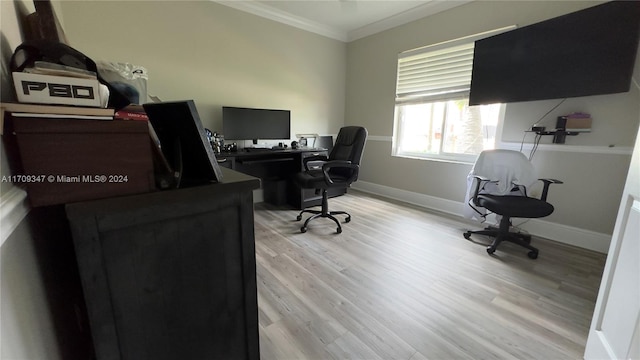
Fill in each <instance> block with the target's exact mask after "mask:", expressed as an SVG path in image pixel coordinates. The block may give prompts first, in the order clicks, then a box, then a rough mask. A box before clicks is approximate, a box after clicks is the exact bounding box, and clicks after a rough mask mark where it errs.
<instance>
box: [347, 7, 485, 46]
mask: <svg viewBox="0 0 640 360" xmlns="http://www.w3.org/2000/svg"><path fill="white" fill-rule="evenodd" d="M472 1H473V0H434V1H430V2H428V3H426V4H422V5H419V6H416V7H414V8H412V9H409V10H407V11H404V12H401V13H399V14H396V15H393V16H390V17H388V18H385V19H382V20H380V21H376V22H374V23H371V24H369V25H365V26H363V27H361V28H358V29H355V30H352V31H350V32H349V33H348V34H347V42H350V41H354V40H358V39H362V38H364V37H367V36H369V35H373V34H377V33H379V32H382V31H385V30H389V29H392V28H394V27H397V26H400V25H404V24H408V23H410V22H412V21H415V20H419V19H422V18H425V17H427V16H431V15H434V14H437V13H440V12H443V11H446V10H449V9H453V8H455V7H458V6H460V5H464V4H467V3H470V2H472Z"/></svg>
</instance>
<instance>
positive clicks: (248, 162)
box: [216, 148, 346, 209]
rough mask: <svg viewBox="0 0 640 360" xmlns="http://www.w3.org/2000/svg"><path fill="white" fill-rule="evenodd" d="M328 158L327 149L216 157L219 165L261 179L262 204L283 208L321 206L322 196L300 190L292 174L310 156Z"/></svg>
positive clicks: (254, 151) (333, 193)
mask: <svg viewBox="0 0 640 360" xmlns="http://www.w3.org/2000/svg"><path fill="white" fill-rule="evenodd" d="M318 155H325V156H326V155H327V150H326V149H312V148H305V149H295V150H293V149H287V150H269V149H265V150H257V149H251V150H249V151H247V150H241V151H238V152H223V153H220V154H217V155H216V157H217V159H218V161H219V162H220V166H223V167H227V168H230V169H233V170H236V171H239V172H241V173H245V174H248V175H251V176H255V177H257V178H260V179H261V183H262V190H263V192H264V200H265V202H268V203H271V204H275V205H283V204H289V205H291V206H293V207H294V208H296V209H304V208H307V207H310V206H316V205H320V204H321V201H322V196H321V194H316V192H315V190H313V189H301V188H300V187H299V186H298V185H297V184H296V183H295V182H294V181H293V175H295V174H296V173H299V172H301V171H303V170H304V164H303V161H304V159H306V158H308V157H311V156H318ZM345 192H346V190H345V189H330V191H329V196H330V197H334V196H338V195H342V194H344V193H345Z"/></svg>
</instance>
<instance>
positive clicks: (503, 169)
mask: <svg viewBox="0 0 640 360" xmlns="http://www.w3.org/2000/svg"><path fill="white" fill-rule="evenodd" d="M533 174H534V171H533V166H532V165H531V163H530V162H529V160H528V159H527V158H526V157H525V156H524V155H523V154H522V153H521V152H519V151H512V150H487V151H484V152H482V153H481V154H480V156H479V157H478V160H477V161H476V164H475V165H474V169H473V170H472V171H471V174H470V175H469V176H471V177H472V178H473V182H472V184H471V189H470V190H471V191H472V193H471V194H470V195H471V196H470V200H469V206H471V207H472V208H473V209H474V211H476V212H478V214H480V217H485V216H486V214H484V212H483V210H484V209H486V210H488V211H490V212H492V213H495V214H497V215H501V219H500V224H499V227H498V228H496V227H491V226H490V227H487V228H486V229H484V230H479V231H467V232H465V233H464V234H463V235H464V237H465V239H470V237H471V234H480V235H488V236H492V237H495V239H494V240H493V243H491V245H489V247H487V253H489V254H493V253H494V252H495V251H496V248H497V247H498V245H500V243H501V242H503V241H509V242H513V243H515V244H518V245H520V246H523V247H525V248H527V249H529V253H528V254H527V255H528V256H529V258H531V259H536V258H537V257H538V249H537V248H535V247H533V246H531V236H530V235H528V234H523V233H516V232H511V231H509V229H510V227H511V219H512V218H541V217H545V216H548V215H551V213H553V210H554V208H553V205H551V204H549V203H548V202H547V194H548V192H549V185H551V184H562V181H559V180H555V179H538V180H540V181H542V182H543V184H544V186H543V189H542V194H541V196H540V199H537V198H533V197H529V196H528V195H527V186H526V185H523V184H522V183H521V181H523V182H531V180H534V181H535V178H532V179H531V180H528V179H525V178H527V177H530V176H532V175H533ZM498 179H502V180H498ZM501 181H502V182H503V183H502V184H501V183H500V182H501ZM507 181H508V184H505V183H504V182H507Z"/></svg>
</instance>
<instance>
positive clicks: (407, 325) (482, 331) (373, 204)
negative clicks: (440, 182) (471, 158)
mask: <svg viewBox="0 0 640 360" xmlns="http://www.w3.org/2000/svg"><path fill="white" fill-rule="evenodd" d="M329 202H330V203H329V207H330V209H334V210H345V211H348V212H350V213H351V215H352V217H353V218H352V221H351V222H349V223H347V224H343V233H342V234H336V233H335V225H334V224H333V222H332V221H330V220H328V219H318V220H315V221H313V222H312V223H311V224H310V226H309V229H308V232H307V233H304V234H302V233H300V231H299V228H300V226H301V224H302V223H301V222H297V221H295V218H296V215H297V213H298V212H297V211H295V210H287V209H283V208H279V207H275V206H271V205H265V204H256V211H255V231H256V257H257V279H258V305H259V331H260V351H261V356H262V359H264V360H270V359H411V360H419V359H581V358H582V355H583V352H584V347H585V342H586V338H587V333H588V330H589V324H590V322H591V315H592V313H593V307H594V304H595V299H596V295H597V291H598V286H599V284H600V277H601V274H602V270H603V267H604V261H605V255H603V254H598V253H595V252H591V251H587V250H583V249H579V248H575V247H571V246H566V245H562V244H559V243H555V242H552V241H548V240H543V239H538V238H534V240H533V242H534V244H535V245H536V246H538V247H539V249H540V256H539V258H538V259H537V260H531V259H529V258H528V257H527V250H526V249H524V248H520V247H518V246H516V245H513V244H510V243H506V244H501V246H500V247H499V248H498V250H497V251H496V253H495V254H494V256H489V255H488V254H487V253H486V251H485V246H486V244H487V243H488V242H489V239H488V238H484V239H483V238H481V237H480V238H478V237H477V236H476V239H478V241H477V242H472V241H469V240H465V239H464V238H463V236H462V232H463V231H464V230H465V229H469V228H471V229H473V228H477V229H479V228H480V226H478V225H471V226H470V223H465V222H463V221H460V220H457V219H453V218H450V217H447V216H442V215H438V214H434V213H430V212H427V211H425V210H423V209H420V208H417V207H413V206H410V205H406V204H402V203H397V202H390V201H387V200H384V199H380V198H377V197H374V196H371V195H368V194H364V193H360V192H357V191H353V190H350V192H349V194H347V195H345V196H341V197H339V198H334V199H330V201H329ZM305 218H306V216H305ZM303 221H304V218H303ZM474 226H475V227H474Z"/></svg>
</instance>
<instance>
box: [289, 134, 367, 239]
mask: <svg viewBox="0 0 640 360" xmlns="http://www.w3.org/2000/svg"><path fill="white" fill-rule="evenodd" d="M366 140H367V129H365V128H363V127H359V126H346V127H343V128H341V129H340V132H339V133H338V137H337V138H336V143H335V144H334V145H333V149H331V152H330V153H329V156H328V157H326V156H312V157H308V158H305V159H304V167H305V171H304V172H301V173H298V174H296V176H295V181H296V182H297V183H298V184H299V185H300V187H302V188H304V189H316V190H317V191H322V205H321V210H307V209H304V210H302V211H301V212H300V214H298V217H297V218H296V220H298V221H300V220H302V214H304V213H311V214H314V215H313V216H311V217H309V218H308V219H307V220H306V221H305V222H304V225H302V227H301V228H300V231H301V232H303V233H304V232H306V231H307V226H308V225H309V222H310V221H311V220H314V219H317V218H329V219H331V220H333V221H334V222H335V223H336V225H337V226H338V228H337V229H336V232H337V233H338V234H339V233H341V232H342V226H340V222H339V221H338V219H337V218H336V217H335V216H334V215H346V218H345V222H349V221H351V215H349V213H347V212H344V211H329V201H328V198H329V195H328V191H327V190H328V189H332V188H347V187H349V186H350V185H351V184H352V183H353V182H354V181H356V180H357V179H358V173H359V171H360V160H361V159H362V152H363V150H364V144H365V142H366ZM319 160H322V161H324V163H323V164H322V168H320V169H311V168H310V167H309V165H308V164H309V163H310V162H312V161H313V162H317V161H319Z"/></svg>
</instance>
